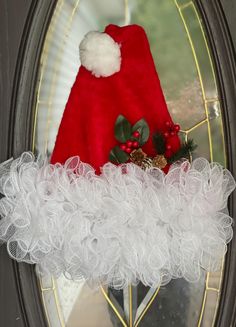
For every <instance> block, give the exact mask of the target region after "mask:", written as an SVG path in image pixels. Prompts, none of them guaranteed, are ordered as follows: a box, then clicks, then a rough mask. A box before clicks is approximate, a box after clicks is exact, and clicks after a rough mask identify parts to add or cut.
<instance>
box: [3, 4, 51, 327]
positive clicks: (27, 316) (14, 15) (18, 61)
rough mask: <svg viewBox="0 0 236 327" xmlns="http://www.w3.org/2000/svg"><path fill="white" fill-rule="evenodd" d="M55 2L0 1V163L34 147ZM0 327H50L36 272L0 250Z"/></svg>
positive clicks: (30, 266)
mask: <svg viewBox="0 0 236 327" xmlns="http://www.w3.org/2000/svg"><path fill="white" fill-rule="evenodd" d="M55 5H56V0H0V40H1V41H0V43H1V45H0V149H1V150H0V161H4V160H6V159H7V158H9V157H12V156H17V155H19V154H20V153H21V152H23V151H24V150H30V149H31V145H32V127H33V118H34V112H33V110H32V108H34V107H35V106H34V103H35V96H36V94H35V89H36V85H37V77H38V69H39V61H40V55H41V52H42V47H43V42H44V39H45V35H46V31H47V28H48V25H49V23H50V19H51V16H52V13H53V9H54V7H55ZM0 326H1V327H46V326H47V323H46V319H45V314H44V310H43V306H42V301H41V294H40V291H39V287H38V281H37V278H36V275H35V273H34V267H33V266H32V265H27V264H23V263H22V264H18V263H16V262H15V261H13V260H11V259H10V258H9V257H8V255H7V252H6V249H5V247H4V246H2V247H1V248H0Z"/></svg>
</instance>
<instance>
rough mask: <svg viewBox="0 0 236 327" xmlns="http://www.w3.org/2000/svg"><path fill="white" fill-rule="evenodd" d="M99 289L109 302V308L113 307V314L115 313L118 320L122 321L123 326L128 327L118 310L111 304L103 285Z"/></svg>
mask: <svg viewBox="0 0 236 327" xmlns="http://www.w3.org/2000/svg"><path fill="white" fill-rule="evenodd" d="M100 288H101V291H102V293H103V295H104V296H105V298H106V300H107V302H108V303H109V305H110V306H111V308H112V309H113V311H114V312H115V314H116V315H117V317H118V318H119V320H120V322H121V323H122V325H123V326H124V327H128V326H127V324H126V323H125V321H124V319H123V318H122V317H121V315H120V313H119V311H118V310H117V309H116V307H115V306H114V305H113V303H112V302H111V300H110V299H109V296H108V295H107V293H106V291H105V290H104V288H103V286H100Z"/></svg>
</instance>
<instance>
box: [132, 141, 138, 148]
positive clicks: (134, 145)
mask: <svg viewBox="0 0 236 327" xmlns="http://www.w3.org/2000/svg"><path fill="white" fill-rule="evenodd" d="M132 146H133V148H135V149H136V148H138V146H139V143H138V142H137V141H134V142H133V144H132Z"/></svg>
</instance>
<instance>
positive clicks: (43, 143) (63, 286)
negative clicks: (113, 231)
mask: <svg viewBox="0 0 236 327" xmlns="http://www.w3.org/2000/svg"><path fill="white" fill-rule="evenodd" d="M109 23H113V24H118V25H125V24H132V23H135V24H140V25H142V26H143V27H144V28H145V30H146V32H147V34H148V38H149V41H150V46H151V51H152V54H153V57H154V61H155V64H156V67H157V71H158V74H159V77H160V80H161V84H162V87H163V90H164V93H165V97H166V100H167V104H168V107H169V110H170V111H171V114H172V116H173V119H174V120H175V121H176V122H178V123H180V125H181V126H182V131H181V133H182V137H183V139H188V137H190V138H191V137H192V138H194V139H195V140H196V143H198V144H199V147H198V150H197V152H196V154H195V156H205V157H206V158H208V159H210V160H215V161H218V162H220V163H222V164H224V163H225V150H224V138H223V128H222V119H221V109H220V102H219V99H218V94H217V88H216V83H215V76H214V71H213V67H212V63H211V58H210V51H209V48H208V46H207V43H206V38H205V35H204V30H203V27H202V22H201V19H200V18H199V16H198V13H197V11H196V8H195V6H194V3H193V2H192V1H185V0H176V1H174V0H148V1H144V0H80V1H79V0H58V2H57V6H56V8H55V12H54V14H53V17H52V20H51V23H50V26H49V29H48V33H47V37H46V40H45V45H44V49H43V53H42V58H41V66H40V72H39V83H38V89H37V104H36V110H35V126H34V149H33V150H34V151H35V152H40V153H47V154H48V155H50V154H51V152H52V149H53V147H54V142H55V138H56V135H57V131H58V127H59V124H60V120H61V117H62V114H63V110H64V107H65V104H66V101H67V98H68V95H69V92H70V89H71V86H72V85H73V82H74V79H75V76H76V74H77V71H78V68H79V65H80V62H79V53H78V45H79V43H80V41H81V39H82V38H83V36H84V34H85V33H87V32H88V31H90V30H100V31H103V30H104V27H105V26H106V25H107V24H109ZM222 267H223V263H222ZM222 273H223V268H222V271H220V272H217V273H214V274H205V273H204V272H202V276H201V278H200V280H199V282H198V283H197V284H189V283H187V282H186V281H184V280H182V279H179V280H173V281H172V282H171V283H169V284H168V285H167V286H165V287H162V288H161V289H149V288H147V287H144V286H143V285H138V286H137V287H129V288H128V289H125V290H123V291H119V292H117V291H114V290H111V289H109V288H108V289H104V288H100V289H97V290H91V289H90V288H89V287H88V286H87V285H86V284H85V283H84V282H73V281H70V280H68V279H66V278H65V277H60V278H58V279H57V280H55V279H53V278H43V279H41V280H40V287H41V291H42V297H43V301H44V307H45V312H46V316H47V319H48V323H49V326H52V327H60V326H68V327H75V326H83V327H85V326H86V327H96V326H101V325H102V326H103V327H112V326H130V327H131V326H145V327H148V326H155V327H156V326H161V327H165V326H168V327H169V326H178V327H185V326H186V327H187V326H200V324H201V326H203V327H204V326H205V327H206V326H211V325H212V324H213V323H214V319H215V318H214V317H215V313H216V310H217V304H218V301H219V296H220V287H221V279H222Z"/></svg>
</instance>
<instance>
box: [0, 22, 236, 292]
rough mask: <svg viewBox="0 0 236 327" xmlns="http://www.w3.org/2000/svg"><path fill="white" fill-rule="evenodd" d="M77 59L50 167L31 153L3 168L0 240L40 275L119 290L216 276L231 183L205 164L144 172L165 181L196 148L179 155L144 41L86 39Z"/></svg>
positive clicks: (138, 32)
mask: <svg viewBox="0 0 236 327" xmlns="http://www.w3.org/2000/svg"><path fill="white" fill-rule="evenodd" d="M80 57H81V64H82V66H81V67H80V69H79V72H78V75H77V78H76V81H75V83H74V85H73V87H72V90H71V93H70V96H69V99H68V102H67V104H66V108H65V112H64V115H63V118H62V122H61V126H60V128H59V132H58V136H57V140H56V145H55V149H54V151H53V154H52V157H51V163H48V162H47V160H41V159H42V158H40V156H39V157H38V158H36V159H35V157H34V156H33V154H32V153H28V152H26V153H23V154H22V155H21V157H20V158H17V159H15V160H9V161H7V162H5V163H2V164H1V165H0V192H1V193H2V194H4V195H5V197H4V198H2V199H1V200H0V216H1V217H2V219H0V241H4V242H6V243H7V249H8V252H9V254H10V256H11V257H12V258H14V259H16V260H18V261H25V262H28V263H31V264H32V263H36V264H37V266H38V271H39V272H40V273H41V274H48V273H50V274H53V275H55V276H59V275H60V274H62V273H64V274H66V275H67V276H70V278H71V279H80V278H81V277H83V278H85V279H86V280H89V281H90V282H96V283H98V284H99V283H103V284H108V285H111V286H113V287H115V288H117V289H120V288H123V287H126V286H127V285H129V284H136V283H137V282H138V281H141V282H142V283H143V284H145V285H147V286H150V287H157V286H160V285H165V284H167V283H168V282H169V281H170V280H171V279H172V278H181V277H183V278H185V279H186V280H188V281H191V282H192V281H197V280H198V279H199V277H200V275H201V268H204V269H205V270H208V271H215V270H217V269H218V268H219V267H220V266H221V260H222V257H223V256H224V254H225V252H226V244H227V243H228V242H229V241H230V240H231V238H232V218H231V217H230V216H229V215H228V214H227V199H228V196H229V195H230V193H231V192H232V191H233V190H234V188H235V181H234V179H233V177H232V175H231V174H230V172H229V171H227V170H226V169H224V168H223V167H221V166H220V165H218V164H217V163H211V164H210V163H209V162H208V161H207V160H206V159H204V158H197V159H195V160H194V161H193V162H192V163H191V164H190V163H189V162H188V161H187V160H186V161H179V162H177V163H176V164H175V165H172V166H171V169H170V170H169V171H168V173H167V174H166V175H165V173H164V172H163V171H162V170H161V169H156V168H154V169H148V170H146V171H144V169H140V167H138V166H137V165H139V166H141V168H146V165H147V164H148V163H149V164H150V163H151V165H153V166H154V167H157V168H164V169H165V172H167V170H168V165H166V162H168V164H170V163H172V162H173V161H176V159H178V158H179V157H181V156H182V155H183V154H184V152H185V151H187V150H189V149H190V148H191V143H188V144H186V145H181V146H180V140H179V137H178V131H179V126H178V125H174V124H173V122H172V120H171V117H170V115H169V112H168V110H167V106H166V103H165V99H164V96H163V93H162V90H161V86H160V81H159V79H158V75H157V73H156V70H155V65H154V62H153V59H152V56H151V52H150V48H149V44H148V40H147V37H146V34H145V32H144V30H143V29H142V28H141V27H139V26H136V25H132V26H125V27H117V26H114V25H109V26H108V27H107V28H106V29H105V33H98V32H90V33H88V34H87V35H86V36H85V38H84V40H83V41H82V42H81V44H80ZM114 127H115V128H114ZM152 134H153V135H154V139H152V137H151V136H152ZM153 141H154V142H153ZM154 145H155V146H154ZM168 151H169V152H168ZM73 156H74V157H73ZM109 159H111V160H113V159H115V160H116V161H117V163H119V162H126V161H129V160H130V161H132V162H133V163H135V164H133V163H128V164H125V165H122V166H115V165H113V164H111V163H109V162H108V161H109ZM127 159H128V160H127ZM167 159H168V160H167ZM57 162H58V164H56V163H57ZM64 163H65V164H64ZM88 163H89V164H90V165H88ZM54 164H55V165H54ZM136 164H137V165H136ZM91 166H92V167H91ZM166 167H167V168H166ZM93 168H95V169H96V172H99V168H101V170H100V174H96V173H95V170H94V169H93Z"/></svg>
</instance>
